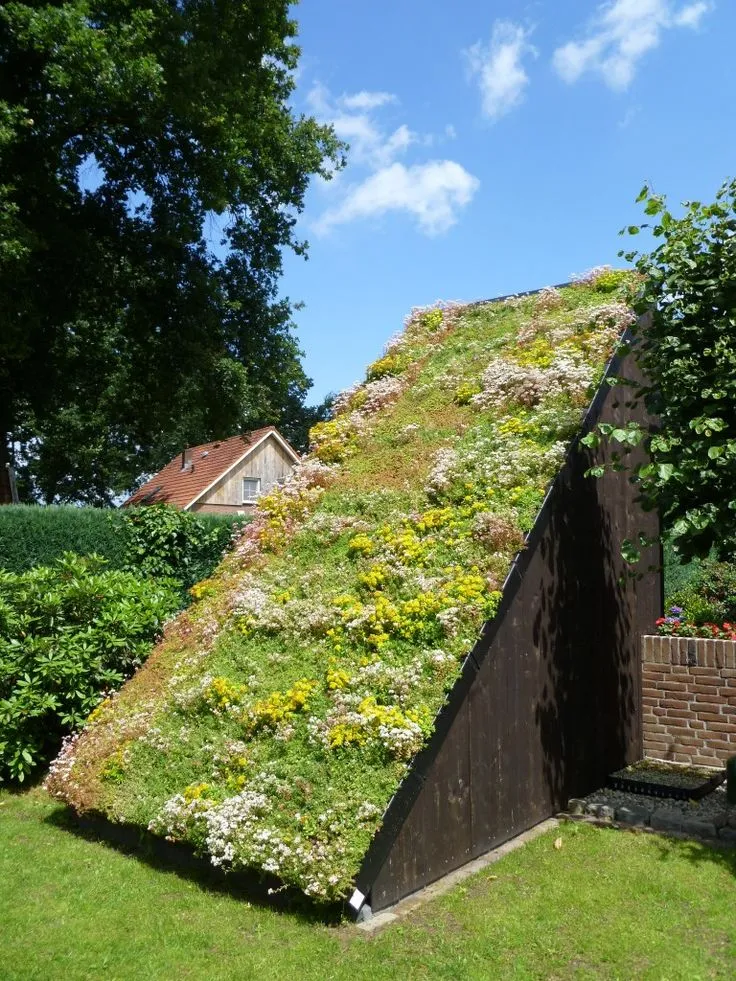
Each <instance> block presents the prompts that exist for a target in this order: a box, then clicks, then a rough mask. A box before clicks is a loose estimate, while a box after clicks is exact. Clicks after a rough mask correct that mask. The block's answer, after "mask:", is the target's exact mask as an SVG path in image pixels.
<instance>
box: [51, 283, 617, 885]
mask: <svg viewBox="0 0 736 981" xmlns="http://www.w3.org/2000/svg"><path fill="white" fill-rule="evenodd" d="M633 286H634V283H633V281H632V278H631V276H630V275H629V274H624V273H618V272H614V271H612V270H595V271H594V272H593V273H592V274H590V275H588V276H587V277H584V278H583V279H582V280H581V281H580V282H578V283H575V284H572V285H570V286H567V287H563V288H559V289H545V290H542V291H541V292H539V293H537V294H535V295H531V296H526V297H519V298H510V299H507V300H504V301H499V302H494V303H486V304H477V305H462V304H438V305H436V306H434V307H431V308H427V309H417V310H414V311H413V312H412V313H411V315H410V316H409V317H408V318H407V322H406V326H405V329H404V331H403V332H402V333H401V334H399V335H398V336H397V337H395V338H394V339H392V340H391V341H390V342H389V343H388V345H387V347H386V350H385V353H384V354H383V356H382V357H381V358H379V359H378V360H377V361H375V362H374V363H373V364H372V365H371V366H370V367H369V368H368V372H367V378H366V381H365V382H363V383H362V384H360V385H356V386H355V387H353V388H352V389H350V390H349V391H347V392H345V393H343V394H342V395H341V396H340V397H339V398H338V400H337V402H336V405H335V410H334V417H333V418H332V419H331V420H330V421H328V422H324V423H321V424H319V425H318V426H317V427H316V428H315V429H314V430H313V433H312V449H311V452H310V454H309V455H308V456H307V457H306V458H305V459H304V460H303V461H302V463H301V464H300V465H299V466H298V467H297V469H296V471H295V473H294V475H293V477H292V478H291V479H290V481H289V482H288V483H287V484H286V485H284V486H283V487H282V488H280V489H278V490H277V491H275V492H274V493H272V494H271V495H269V496H268V497H266V498H262V499H261V501H260V502H259V508H258V511H257V513H256V517H255V520H254V521H253V522H252V524H250V525H249V526H248V527H247V528H246V529H245V532H244V534H243V536H242V538H241V539H240V540H239V542H238V544H237V546H236V548H235V549H234V551H233V552H232V553H230V554H229V555H228V556H227V557H226V558H225V560H224V561H223V563H222V565H221V566H220V568H219V569H218V571H217V572H216V574H215V575H214V576H213V577H212V578H211V579H210V580H206V581H204V582H202V583H200V584H198V585H197V586H195V587H194V588H193V590H192V593H193V596H194V600H195V602H194V604H193V605H192V607H190V609H189V610H187V611H186V612H185V613H183V614H181V615H180V616H179V617H178V618H177V619H176V620H175V621H172V622H171V623H170V624H169V625H168V627H167V630H166V633H165V636H164V638H163V640H162V641H161V642H160V643H159V645H158V647H157V648H156V649H155V650H154V652H153V654H152V655H151V657H150V658H149V660H148V661H147V663H146V664H145V665H144V667H143V668H141V670H140V671H139V672H138V674H137V675H136V676H135V677H134V678H133V679H131V681H130V682H128V684H127V685H126V686H125V687H124V688H123V689H122V690H121V691H120V692H119V693H118V694H117V695H115V696H114V697H112V698H110V699H108V700H106V701H105V702H103V703H102V705H101V706H100V707H98V708H97V709H96V710H95V711H94V712H93V713H92V716H91V717H90V719H89V721H88V724H87V727H86V729H85V730H84V731H83V733H82V734H81V735H80V736H79V737H77V738H75V739H73V740H71V741H70V742H69V743H68V744H67V746H66V747H65V748H64V750H63V751H62V753H61V755H60V757H59V758H58V760H57V761H56V762H55V764H54V765H53V767H52V770H51V773H50V775H49V778H48V786H49V788H50V790H51V791H52V792H53V793H55V794H57V795H58V796H59V797H61V798H63V799H65V800H66V801H68V802H69V803H70V804H71V805H72V806H74V807H75V808H77V809H78V810H80V811H88V810H93V811H97V812H101V813H103V814H105V815H107V816H108V817H109V818H110V819H112V820H114V821H118V822H121V821H122V822H128V823H131V824H134V825H137V826H140V827H144V828H148V829H150V830H151V831H152V832H154V833H156V834H158V835H162V836H165V837H166V838H169V839H173V840H186V841H188V842H190V843H192V844H193V845H194V846H195V847H196V848H198V849H199V850H201V851H202V852H203V853H206V854H207V855H209V856H210V859H211V861H212V862H213V864H215V865H224V866H226V867H230V866H232V867H249V868H255V869H259V870H262V871H264V872H268V873H273V874H275V875H277V876H278V877H280V878H281V880H283V882H284V883H287V884H290V885H295V886H297V887H299V888H300V889H302V890H303V891H304V892H305V893H306V894H307V895H309V896H312V897H314V898H315V899H317V900H333V899H337V898H340V897H344V896H346V895H348V894H349V892H350V891H351V888H352V883H353V878H354V876H355V874H356V872H357V870H358V868H359V865H360V862H361V859H362V857H363V855H364V854H365V852H366V850H367V848H368V845H369V843H370V841H371V838H372V837H373V835H374V834H375V832H376V830H377V828H378V827H379V826H380V824H381V819H382V815H383V813H384V810H385V808H386V806H387V805H388V803H389V800H390V798H391V796H392V794H393V793H394V792H395V790H396V789H397V787H398V785H399V784H400V782H401V780H402V778H403V777H404V776H405V774H406V773H407V770H408V768H409V767H410V765H411V760H412V758H413V757H414V755H415V754H416V753H417V752H418V750H419V749H420V748H421V747H422V745H423V744H424V742H425V741H426V739H427V737H428V735H429V734H430V733H431V732H432V729H433V723H434V719H435V716H436V714H437V712H438V711H439V709H440V707H441V706H442V704H443V702H444V701H445V698H446V696H447V693H448V691H449V690H450V688H451V687H452V685H453V683H454V681H455V680H456V678H457V676H458V673H459V670H460V666H461V664H462V661H463V659H464V657H465V655H466V654H467V652H468V651H469V650H470V649H471V648H472V646H473V644H474V642H475V640H476V638H477V636H478V634H479V632H480V630H481V628H482V626H483V623H484V621H486V620H487V619H489V618H491V617H493V615H494V612H495V610H496V608H497V606H498V602H499V599H500V596H501V589H502V586H503V583H504V580H505V577H506V575H507V573H508V570H509V568H510V566H511V563H512V561H513V559H514V556H515V555H516V553H517V552H518V550H519V549H521V548H523V547H524V539H525V535H526V534H527V533H528V531H529V530H530V529H531V527H532V525H533V523H534V520H535V517H536V515H537V513H538V511H539V509H540V506H541V504H542V501H543V499H544V496H545V493H546V491H547V489H548V487H549V484H550V482H551V481H552V479H553V478H554V477H555V475H556V473H557V472H558V470H559V469H560V467H561V464H562V462H563V459H564V457H565V454H566V451H567V447H568V445H569V443H570V441H571V439H572V438H573V437H574V436H575V435H576V433H577V432H578V430H579V428H580V424H581V421H582V418H583V416H584V413H585V410H586V408H587V406H588V405H589V403H590V400H591V397H592V395H593V393H594V392H595V390H596V388H597V386H598V384H599V382H600V379H601V377H602V375H603V372H604V369H605V366H606V364H607V362H608V360H609V358H610V356H611V354H612V353H613V350H614V348H615V346H616V342H617V340H618V338H619V337H620V335H621V334H622V332H623V331H624V330H625V329H626V328H627V327H628V326H629V325H630V324H631V323H632V321H633V319H634V315H633V313H632V312H631V309H630V307H629V306H628V305H627V302H626V299H627V295H628V291H629V290H631V289H632V288H633Z"/></svg>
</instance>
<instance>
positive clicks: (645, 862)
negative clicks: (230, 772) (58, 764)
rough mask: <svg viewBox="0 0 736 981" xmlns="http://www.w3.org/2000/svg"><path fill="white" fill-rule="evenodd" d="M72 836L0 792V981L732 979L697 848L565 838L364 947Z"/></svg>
mask: <svg viewBox="0 0 736 981" xmlns="http://www.w3.org/2000/svg"><path fill="white" fill-rule="evenodd" d="M74 827H75V826H74V825H73V824H72V823H71V822H70V819H69V817H68V812H67V811H66V809H65V808H63V807H61V806H60V805H58V804H57V803H55V802H54V801H52V800H51V799H50V798H49V797H48V796H47V795H46V794H45V793H44V792H43V791H42V790H40V789H36V790H32V791H30V792H27V793H24V794H22V795H11V794H8V793H0V922H1V923H2V936H3V951H2V961H1V962H0V977H2V978H3V979H4V981H30V979H43V981H48V979H56V978H64V979H65V981H82V979H93V981H97V979H100V978H105V979H108V981H127V979H131V981H132V979H135V981H158V979H161V981H169V979H173V978H177V979H192V981H196V979H206V981H225V979H237V981H248V979H251V978H253V979H256V978H258V979H271V978H273V979H282V978H283V979H286V978H299V979H306V981H308V979H312V978H314V979H319V981H329V979H343V978H344V979H350V981H362V979H365V981H369V979H370V981H380V979H383V978H385V979H392V981H394V979H396V978H402V979H443V978H447V979H450V978H452V979H460V978H462V979H464V978H468V979H479V981H480V979H483V981H487V979H491V978H493V979H496V978H499V979H505V978H514V979H526V978H529V979H532V978H539V979H554V978H570V977H572V978H606V979H614V978H621V979H633V978H637V979H638V978H641V979H645V981H646V979H651V981H662V979H668V981H676V979H688V981H697V979H706V978H732V977H733V975H734V969H733V968H734V964H735V963H736V921H734V918H733V912H732V911H733V908H734V903H736V853H735V852H718V851H715V850H713V849H710V848H708V847H706V846H704V845H699V844H694V843H687V842H678V841H666V840H664V839H660V838H657V837H654V836H645V835H640V836H639V835H634V834H629V833H626V832H616V831H609V830H604V829H597V828H590V827H587V826H579V825H575V826H571V825H568V826H563V827H562V828H560V830H559V831H555V832H552V833H551V834H547V835H544V836H542V837H541V838H539V839H537V840H536V841H534V842H532V843H530V844H528V845H526V846H524V847H523V848H522V849H520V850H519V851H516V852H514V853H513V854H512V855H509V856H507V857H506V858H504V859H502V860H501V861H500V862H498V863H496V864H494V865H492V866H489V867H488V868H487V869H486V870H485V871H483V872H481V873H479V874H478V875H476V876H474V877H473V878H471V879H468V880H466V882H465V883H464V884H463V885H461V886H459V887H456V888H455V889H454V890H452V892H450V893H449V894H447V895H445V896H443V897H442V898H440V899H437V900H435V901H433V902H431V903H427V904H426V905H425V906H423V907H421V908H420V909H419V910H417V911H415V912H414V913H413V914H412V915H411V916H410V917H408V918H406V919H402V920H400V921H398V922H395V923H393V924H391V925H389V926H387V927H385V928H384V929H382V930H381V931H380V932H378V933H377V934H376V935H373V936H366V935H365V934H363V933H361V932H360V931H358V930H356V929H355V928H354V927H353V926H351V925H349V924H341V925H334V924H333V925H328V924H325V923H322V922H320V921H319V920H318V919H316V918H311V917H309V916H308V915H305V913H304V912H301V913H299V912H289V911H277V910H275V909H274V908H272V907H268V906H266V905H258V904H257V903H255V902H249V901H248V900H247V899H245V898H244V897H243V895H242V894H240V895H239V894H237V893H231V892H229V891H227V890H225V889H223V888H222V887H221V886H219V885H217V884H215V883H213V882H212V881H211V880H209V879H208V878H207V877H199V876H198V875H197V874H195V873H194V872H192V873H190V874H183V873H176V872H173V871H171V870H170V869H167V868H165V867H163V866H162V865H160V864H156V863H155V862H154V861H146V860H145V858H144V857H142V856H140V855H138V856H136V857H134V856H132V855H130V854H126V853H125V852H124V851H122V850H119V849H116V848H114V847H112V846H110V845H107V844H104V843H102V842H99V841H97V840H95V839H94V838H91V837H89V836H84V835H82V834H80V833H79V832H78V831H77V832H75V830H74ZM558 836H559V837H560V838H561V839H562V847H561V848H560V849H556V848H555V847H554V841H555V838H557V837H558Z"/></svg>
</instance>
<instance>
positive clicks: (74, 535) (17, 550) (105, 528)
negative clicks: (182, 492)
mask: <svg viewBox="0 0 736 981" xmlns="http://www.w3.org/2000/svg"><path fill="white" fill-rule="evenodd" d="M248 520H250V519H249V518H247V517H245V518H244V517H243V516H242V515H218V514H192V513H190V512H188V511H179V510H178V509H177V508H173V507H171V506H169V505H166V504H154V505H151V506H150V507H143V508H130V509H129V510H119V511H118V510H114V509H105V508H87V507H80V508H77V507H71V506H69V505H64V506H55V505H49V506H48V507H42V506H40V505H34V504H18V505H11V506H8V507H0V569H6V570H7V571H8V572H24V571H26V570H27V569H32V568H34V567H35V566H39V565H42V566H46V565H50V564H51V563H53V562H54V561H55V560H56V559H58V558H59V557H60V556H62V555H63V554H64V553H65V552H74V553H75V554H77V555H100V556H102V557H103V558H104V559H106V561H107V563H108V567H109V568H111V569H121V570H127V571H129V572H136V573H137V574H139V575H140V574H143V575H147V576H154V577H164V578H174V579H178V580H179V582H180V583H181V584H182V589H183V590H186V589H188V588H189V587H190V586H192V585H194V583H195V582H199V581H200V580H201V579H205V578H207V576H209V575H210V574H211V573H212V571H213V570H214V568H215V566H216V565H217V564H218V562H219V561H220V559H221V557H222V553H223V551H224V549H225V548H226V547H227V545H228V543H229V541H230V538H231V536H232V533H233V528H234V527H235V526H239V525H242V524H243V523H244V522H247V521H248Z"/></svg>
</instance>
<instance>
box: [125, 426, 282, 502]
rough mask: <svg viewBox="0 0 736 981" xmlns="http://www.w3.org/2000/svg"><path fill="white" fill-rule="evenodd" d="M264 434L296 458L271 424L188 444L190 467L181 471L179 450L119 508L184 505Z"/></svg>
mask: <svg viewBox="0 0 736 981" xmlns="http://www.w3.org/2000/svg"><path fill="white" fill-rule="evenodd" d="M268 433H275V434H276V436H278V438H279V439H280V440H281V441H282V442H283V443H285V444H286V446H288V447H289V449H290V450H291V452H292V453H293V454H294V457H295V458H296V457H297V452H296V450H294V449H293V448H292V447H291V446H289V444H288V443H287V442H286V440H285V439H284V437H283V436H282V435H281V433H279V432H278V430H277V429H276V427H275V426H266V427H265V428H264V429H255V430H253V432H251V433H247V434H245V435H242V436H231V437H230V439H221V440H215V441H214V442H212V443H202V444H201V445H200V446H189V447H187V449H186V454H187V463H188V464H191V466H187V467H186V468H185V469H184V470H182V466H181V462H182V461H181V453H179V454H178V455H177V456H175V457H174V459H173V460H171V462H170V463H167V464H166V466H165V467H164V468H163V470H159V472H158V473H157V474H156V475H155V476H154V477H151V479H150V480H148V481H146V483H145V484H143V486H142V487H139V488H138V490H137V491H136V492H135V494H133V495H132V497H129V498H128V500H127V501H125V502H124V503H123V507H130V506H131V505H136V504H158V503H164V504H173V505H174V506H175V507H178V508H182V509H183V508H186V507H187V506H188V505H189V504H192V503H193V502H194V501H195V500H197V498H199V497H200V496H201V495H202V494H203V493H204V492H205V491H206V490H207V488H208V487H209V486H210V485H211V484H213V483H214V482H215V481H217V480H219V478H220V477H222V475H223V474H224V473H225V472H226V471H227V470H229V469H230V467H232V466H234V465H235V464H236V463H237V462H238V460H240V459H241V457H243V456H245V455H246V454H247V452H248V450H249V449H253V448H254V447H255V445H256V444H257V443H259V442H260V441H261V439H263V437H264V436H266V435H268Z"/></svg>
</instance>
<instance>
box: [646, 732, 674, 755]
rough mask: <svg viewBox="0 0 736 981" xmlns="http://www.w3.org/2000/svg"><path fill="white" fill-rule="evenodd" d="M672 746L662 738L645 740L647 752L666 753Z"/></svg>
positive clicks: (669, 741)
mask: <svg viewBox="0 0 736 981" xmlns="http://www.w3.org/2000/svg"><path fill="white" fill-rule="evenodd" d="M671 745H672V741H671V740H665V739H664V738H662V737H659V736H658V737H656V738H654V737H652V738H651V739H647V740H645V746H646V748H647V750H650V749H652V750H656V751H657V752H658V753H666V752H667V750H668V749H669V748H670V746H671Z"/></svg>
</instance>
